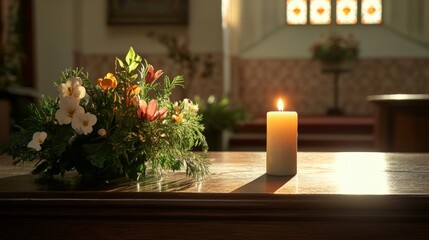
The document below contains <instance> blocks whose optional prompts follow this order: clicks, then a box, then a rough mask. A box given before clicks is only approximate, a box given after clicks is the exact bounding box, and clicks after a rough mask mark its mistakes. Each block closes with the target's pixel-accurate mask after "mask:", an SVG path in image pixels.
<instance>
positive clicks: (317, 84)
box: [75, 54, 429, 117]
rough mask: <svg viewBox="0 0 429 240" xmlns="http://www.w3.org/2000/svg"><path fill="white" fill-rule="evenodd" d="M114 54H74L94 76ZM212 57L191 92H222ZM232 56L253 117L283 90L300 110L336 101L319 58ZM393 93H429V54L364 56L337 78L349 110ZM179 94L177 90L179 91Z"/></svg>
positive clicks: (217, 60) (235, 88)
mask: <svg viewBox="0 0 429 240" xmlns="http://www.w3.org/2000/svg"><path fill="white" fill-rule="evenodd" d="M115 57H116V55H99V54H93V55H91V54H86V55H82V54H76V55H75V60H76V65H77V66H81V67H84V69H85V70H86V71H88V72H90V74H91V75H90V77H91V79H94V81H95V80H96V79H97V78H98V77H102V76H104V75H105V73H106V72H108V71H113V68H114V60H115ZM143 57H144V58H146V59H147V60H148V61H149V62H150V63H151V64H152V65H154V66H155V68H156V69H158V68H161V69H163V70H164V72H166V73H167V74H168V75H169V76H174V75H177V74H184V72H183V71H182V70H180V68H179V67H178V65H177V64H174V63H173V62H172V61H171V60H170V59H168V58H167V57H166V56H162V55H149V56H144V55H143ZM201 57H204V56H201ZM212 61H213V63H214V65H213V74H212V75H211V76H210V77H208V78H201V77H199V76H197V77H195V79H194V80H193V81H194V83H193V84H192V85H193V87H192V89H191V90H188V93H186V95H187V96H188V97H192V96H194V95H197V94H198V95H200V96H202V97H208V96H209V95H211V94H214V95H216V96H221V94H222V55H221V54H212ZM232 62H233V66H232V69H233V72H232V83H231V86H232V91H231V93H230V96H231V98H232V99H233V100H234V101H235V102H237V103H239V104H240V105H242V106H243V107H244V108H245V109H246V110H247V111H249V112H250V113H251V114H252V115H254V116H255V117H258V116H264V115H265V113H266V112H267V111H270V110H274V108H275V99H276V98H277V96H285V97H286V98H287V101H288V108H289V109H293V110H296V111H298V113H299V114H301V115H302V114H304V115H320V114H325V112H326V110H327V108H329V107H331V106H332V105H333V75H332V74H325V73H322V72H321V66H320V65H319V63H318V62H315V61H311V60H302V59H296V60H294V59H233V61H232ZM185 76H186V73H185ZM188 84H189V79H188ZM188 89H189V88H188ZM390 93H429V59H428V58H423V59H418V58H416V59H403V58H401V59H393V58H392V59H361V60H359V61H357V62H355V64H354V66H353V69H352V71H350V72H346V73H344V74H341V76H340V79H339V100H340V107H341V108H342V109H343V110H344V111H345V113H346V114H348V115H370V114H372V111H373V106H372V105H371V104H370V103H368V102H367V100H366V98H367V96H369V95H373V94H390ZM181 95H182V93H180V92H177V93H176V95H175V96H176V97H181Z"/></svg>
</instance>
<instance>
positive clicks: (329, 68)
mask: <svg viewBox="0 0 429 240" xmlns="http://www.w3.org/2000/svg"><path fill="white" fill-rule="evenodd" d="M350 70H351V68H350V66H348V65H345V64H342V63H332V64H324V65H323V66H322V73H324V74H332V75H333V77H334V78H333V96H334V99H333V106H332V107H331V108H328V110H327V111H326V114H328V115H343V114H344V111H343V110H342V109H341V108H340V106H339V93H338V92H339V86H338V85H339V83H338V81H339V79H340V75H341V74H342V73H347V72H349V71H350Z"/></svg>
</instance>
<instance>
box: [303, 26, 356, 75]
mask: <svg viewBox="0 0 429 240" xmlns="http://www.w3.org/2000/svg"><path fill="white" fill-rule="evenodd" d="M310 50H311V52H312V58H313V59H315V60H318V61H320V62H321V63H322V64H323V65H325V66H326V65H328V66H330V67H332V66H333V65H335V66H337V67H341V65H344V64H348V63H350V62H353V61H354V60H356V59H357V58H358V56H359V42H358V41H357V40H356V39H355V38H354V36H353V34H351V33H350V34H348V35H347V36H346V37H344V36H341V35H339V34H330V35H328V36H327V37H325V38H322V39H321V40H319V41H317V42H315V43H314V44H313V45H312V46H311V47H310ZM342 67H344V66H342Z"/></svg>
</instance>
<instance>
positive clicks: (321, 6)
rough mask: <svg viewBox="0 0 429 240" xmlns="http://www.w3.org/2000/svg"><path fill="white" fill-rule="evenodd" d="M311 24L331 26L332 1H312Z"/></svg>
mask: <svg viewBox="0 0 429 240" xmlns="http://www.w3.org/2000/svg"><path fill="white" fill-rule="evenodd" d="M310 23H311V24H330V23H331V1H330V0H310Z"/></svg>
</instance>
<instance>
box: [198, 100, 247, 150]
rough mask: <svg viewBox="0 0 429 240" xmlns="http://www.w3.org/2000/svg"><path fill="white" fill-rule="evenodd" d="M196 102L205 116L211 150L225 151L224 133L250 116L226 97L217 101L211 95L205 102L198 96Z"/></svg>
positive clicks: (205, 129) (203, 121)
mask: <svg viewBox="0 0 429 240" xmlns="http://www.w3.org/2000/svg"><path fill="white" fill-rule="evenodd" d="M194 101H195V102H196V103H197V104H198V106H199V108H200V109H199V111H200V113H201V114H202V115H203V120H202V123H203V124H204V136H205V137H206V140H207V144H208V146H209V150H212V151H213V150H214V151H219V150H223V146H222V143H223V141H222V135H223V132H224V131H225V130H232V129H233V128H234V127H236V126H237V125H238V124H240V123H242V122H243V121H244V120H246V119H247V118H248V115H247V114H246V112H245V111H244V109H242V108H235V107H233V106H232V105H231V104H230V101H229V99H228V98H226V97H224V98H221V99H220V100H216V98H215V96H213V95H211V96H210V97H208V98H207V100H203V99H201V98H200V97H199V96H196V97H195V98H194Z"/></svg>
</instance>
